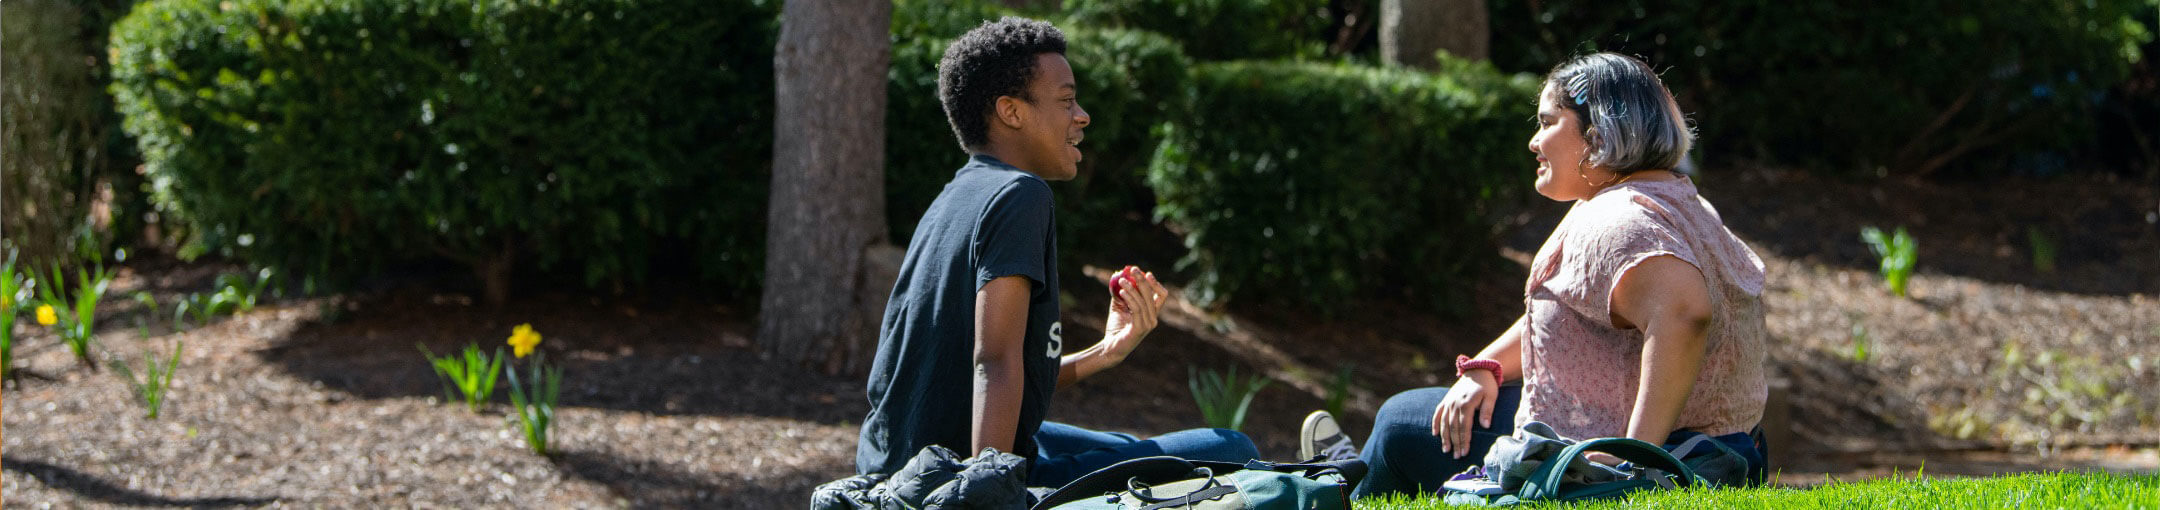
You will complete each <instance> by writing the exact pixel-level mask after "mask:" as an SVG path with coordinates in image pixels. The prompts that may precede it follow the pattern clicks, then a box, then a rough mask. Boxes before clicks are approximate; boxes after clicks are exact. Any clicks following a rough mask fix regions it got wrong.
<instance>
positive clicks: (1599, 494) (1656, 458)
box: [1441, 437, 1709, 506]
mask: <svg viewBox="0 0 2160 510" xmlns="http://www.w3.org/2000/svg"><path fill="white" fill-rule="evenodd" d="M1589 452H1605V453H1608V454H1612V455H1613V456H1614V457H1619V458H1620V460H1624V461H1627V462H1628V463H1630V464H1632V465H1633V467H1634V469H1633V470H1632V474H1631V475H1630V476H1628V477H1627V478H1623V479H1619V480H1613V481H1609V482H1599V483H1588V484H1585V483H1570V482H1567V481H1566V480H1565V478H1566V475H1567V466H1568V464H1569V462H1571V461H1573V460H1574V459H1580V458H1582V456H1583V454H1585V453H1589ZM1542 462H1543V463H1542V464H1539V465H1538V467H1537V469H1536V470H1535V471H1532V472H1531V474H1530V476H1529V478H1528V480H1526V481H1524V482H1523V485H1522V488H1521V489H1518V490H1516V491H1514V492H1505V491H1498V490H1495V489H1498V488H1499V484H1497V483H1491V482H1490V481H1488V480H1468V481H1465V482H1468V483H1458V482H1455V481H1451V482H1448V483H1447V484H1446V485H1443V486H1442V487H1441V495H1442V500H1443V501H1445V502H1447V504H1449V505H1476V506H1509V505H1514V504H1517V503H1522V502H1525V501H1582V500H1595V499H1608V498H1618V497H1621V496H1624V495H1626V494H1627V493H1630V492H1635V491H1639V490H1649V489H1659V488H1675V487H1693V486H1698V485H1709V482H1708V481H1706V480H1703V479H1702V477H1699V476H1696V475H1695V471H1694V470H1692V469H1689V468H1688V466H1687V464H1683V463H1681V462H1680V460H1679V459H1675V458H1673V456H1672V454H1671V453H1668V452H1666V451H1665V449H1664V448H1661V447H1658V445H1654V444H1650V443H1645V442H1642V441H1637V440H1634V439H1628V438H1624V437H1611V438H1603V439H1592V440H1589V441H1583V442H1580V443H1576V444H1574V445H1570V446H1568V447H1567V448H1566V449H1563V450H1561V451H1560V453H1558V454H1554V455H1553V456H1552V458H1549V459H1543V460H1542ZM1480 482H1482V483H1480Z"/></svg>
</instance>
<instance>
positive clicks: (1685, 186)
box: [1304, 53, 1767, 497]
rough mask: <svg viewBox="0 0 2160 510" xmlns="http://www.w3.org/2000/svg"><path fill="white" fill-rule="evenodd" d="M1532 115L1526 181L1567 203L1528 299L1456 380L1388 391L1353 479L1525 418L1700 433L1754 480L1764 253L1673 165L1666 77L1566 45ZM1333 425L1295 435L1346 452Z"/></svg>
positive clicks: (1462, 444)
mask: <svg viewBox="0 0 2160 510" xmlns="http://www.w3.org/2000/svg"><path fill="white" fill-rule="evenodd" d="M1537 126H1538V129H1537V133H1536V134H1534V135H1532V136H1531V137H1530V152H1532V153H1534V154H1536V155H1537V161H1538V165H1537V177H1536V186H1537V191H1538V193H1539V194H1541V195H1544V196H1545V197H1546V198H1551V199H1553V200H1558V201H1571V202H1574V203H1575V205H1574V207H1573V208H1571V209H1570V210H1569V211H1568V214H1567V217H1566V218H1565V219H1563V220H1561V222H1560V225H1559V227H1558V228H1556V229H1554V230H1553V233H1552V236H1551V237H1549V238H1547V239H1546V240H1545V244H1544V246H1543V247H1541V248H1539V249H1538V253H1537V256H1536V258H1535V259H1533V260H1532V261H1531V265H1530V279H1529V282H1528V283H1527V284H1526V285H1525V286H1524V293H1525V294H1524V300H1523V301H1524V304H1525V305H1526V308H1527V310H1526V311H1525V313H1524V314H1523V316H1522V317H1521V318H1519V319H1516V321H1515V324H1514V326H1511V327H1509V328H1508V329H1507V331H1506V332H1504V333H1501V334H1500V337H1499V338H1496V339H1494V340H1493V342H1492V343H1491V344H1490V345H1487V346H1485V349H1484V350H1482V351H1479V352H1478V353H1477V354H1476V355H1475V356H1459V357H1457V360H1456V363H1455V365H1456V374H1457V376H1458V377H1459V378H1458V379H1457V380H1456V382H1455V385H1454V386H1453V387H1449V388H1438V387H1435V388H1422V389H1415V390H1410V391H1406V392H1403V393H1401V394H1397V395H1395V396H1394V397H1392V398H1389V399H1388V401H1387V403H1386V404H1385V405H1383V406H1382V407H1381V408H1380V414H1379V416H1378V417H1377V419H1376V421H1375V423H1376V424H1375V425H1374V430H1373V435H1372V437H1371V438H1370V439H1369V440H1367V442H1366V443H1365V448H1364V454H1363V455H1361V456H1360V457H1362V458H1363V459H1364V460H1365V461H1366V462H1367V463H1369V464H1370V466H1371V468H1372V471H1371V474H1369V475H1368V476H1366V478H1365V479H1364V480H1363V482H1361V483H1360V484H1359V485H1358V488H1357V496H1359V497H1364V496H1367V495H1374V494H1388V493H1401V492H1428V493H1429V492H1434V491H1438V490H1439V488H1440V484H1441V483H1442V482H1445V481H1446V480H1447V479H1448V478H1449V477H1450V476H1451V475H1454V474H1456V473H1460V472H1462V471H1463V470H1464V469H1465V468H1467V467H1469V466H1472V465H1476V464H1479V463H1481V462H1482V461H1483V459H1484V457H1485V453H1486V451H1487V450H1488V449H1490V448H1491V447H1492V445H1493V440H1494V439H1496V438H1499V437H1501V436H1504V435H1508V434H1510V433H1512V432H1513V431H1514V430H1515V427H1516V426H1517V425H1520V424H1524V423H1529V422H1532V421H1537V422H1543V423H1545V424H1548V425H1551V426H1552V428H1553V430H1554V431H1556V432H1558V433H1559V434H1560V435H1562V436H1566V437H1570V438H1578V439H1588V438H1598V437H1629V438H1634V439H1639V440H1643V441H1647V442H1650V443H1652V444H1668V445H1670V444H1674V443H1678V442H1681V441H1684V440H1686V439H1688V438H1691V437H1693V436H1697V435H1709V436H1712V437H1713V438H1714V439H1716V440H1717V441H1718V442H1720V443H1723V444H1724V445H1726V446H1728V447H1730V448H1732V450H1733V451H1735V452H1736V453H1739V454H1740V455H1741V456H1743V457H1746V458H1747V460H1748V463H1749V468H1750V469H1749V475H1750V476H1749V477H1748V478H1749V479H1750V481H1751V482H1754V483H1759V482H1760V481H1761V477H1762V473H1763V470H1764V469H1763V466H1764V458H1765V453H1766V452H1765V448H1764V447H1763V445H1762V441H1761V438H1762V434H1761V429H1760V428H1759V427H1758V426H1757V423H1758V422H1759V421H1761V419H1762V411H1763V401H1764V399H1765V398H1766V391H1767V388H1766V386H1765V383H1764V380H1763V352H1764V338H1765V333H1764V329H1763V309H1762V286H1763V269H1762V268H1763V265H1762V261H1761V259H1758V258H1757V257H1756V256H1755V253H1754V252H1753V251H1751V250H1750V249H1748V247H1747V245H1745V244H1742V243H1741V242H1740V239H1739V238H1737V237H1735V236H1733V234H1732V232H1731V231H1729V230H1726V229H1725V226H1724V222H1723V220H1722V219H1720V218H1719V217H1718V214H1717V210H1716V209H1713V208H1712V207H1711V206H1710V203H1709V202H1708V201H1705V200H1703V199H1702V197H1700V196H1698V195H1697V194H1696V191H1695V183H1694V181H1693V180H1692V179H1689V178H1688V176H1686V175H1683V174H1680V173H1677V172H1674V171H1673V170H1672V169H1673V168H1674V167H1675V166H1677V165H1678V164H1679V163H1680V160H1681V158H1682V157H1683V156H1684V155H1686V154H1687V151H1688V145H1689V143H1690V142H1691V140H1692V138H1693V133H1691V132H1690V130H1689V128H1688V126H1687V124H1686V120H1685V119H1684V118H1683V117H1682V116H1681V113H1680V108H1679V105H1678V104H1677V103H1675V102H1674V101H1673V97H1672V93H1671V92H1669V91H1667V90H1666V88H1665V85H1664V83H1662V82H1660V81H1659V80H1658V78H1657V75H1656V74H1655V73H1653V72H1652V71H1651V70H1650V67H1649V66H1648V65H1645V64H1643V63H1642V62H1641V61H1639V60H1636V59H1633V58H1629V57H1626V56H1622V55H1617V54H1612V53H1599V54H1594V55H1587V56H1582V57H1577V58H1575V59H1572V60H1569V61H1568V62H1566V63H1564V64H1561V65H1560V66H1559V67H1556V68H1554V69H1553V71H1552V73H1551V74H1549V75H1547V76H1546V78H1545V85H1544V88H1543V90H1542V91H1541V92H1540V93H1539V94H1538V112H1537ZM1510 377H1519V378H1520V379H1509V378H1510ZM1335 430H1336V427H1335V425H1334V420H1333V419H1332V418H1331V417H1328V416H1326V415H1325V414H1324V412H1322V413H1315V416H1313V417H1311V418H1308V419H1307V420H1306V434H1305V438H1304V439H1305V441H1304V445H1305V448H1307V451H1308V452H1332V453H1334V455H1330V456H1331V457H1341V456H1345V455H1357V453H1356V451H1355V450H1354V449H1353V448H1350V444H1349V441H1350V440H1349V438H1348V437H1345V436H1343V435H1342V434H1340V433H1339V432H1335ZM1592 460H1596V461H1600V462H1605V463H1607V464H1617V463H1618V461H1617V459H1613V458H1612V457H1610V456H1607V455H1604V454H1594V455H1593V456H1592Z"/></svg>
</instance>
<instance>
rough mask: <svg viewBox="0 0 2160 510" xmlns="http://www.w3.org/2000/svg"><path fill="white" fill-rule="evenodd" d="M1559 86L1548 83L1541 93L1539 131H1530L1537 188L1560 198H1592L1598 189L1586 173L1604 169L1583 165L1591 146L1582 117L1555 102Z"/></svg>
mask: <svg viewBox="0 0 2160 510" xmlns="http://www.w3.org/2000/svg"><path fill="white" fill-rule="evenodd" d="M1556 86H1557V85H1553V84H1547V85H1546V88H1545V90H1544V91H1541V92H1540V93H1539V94H1538V109H1537V133H1535V134H1532V135H1530V152H1531V153H1532V154H1536V155H1537V191H1538V194H1540V195H1545V198H1550V199H1553V200H1557V201H1561V202H1567V201H1573V200H1581V199H1584V198H1589V197H1590V195H1592V194H1593V193H1594V192H1596V191H1597V190H1596V189H1595V188H1593V187H1592V186H1591V185H1590V183H1589V182H1587V181H1586V180H1585V179H1584V178H1583V177H1584V175H1585V174H1587V175H1588V176H1589V177H1590V179H1602V178H1603V177H1600V175H1602V174H1605V172H1601V171H1597V170H1594V169H1589V168H1582V164H1583V159H1584V157H1585V156H1586V155H1587V154H1588V153H1589V152H1588V151H1589V150H1590V145H1589V143H1588V142H1586V141H1584V140H1583V135H1582V133H1583V129H1582V122H1583V119H1581V118H1578V117H1577V116H1576V115H1575V112H1574V111H1573V110H1569V109H1567V108H1562V107H1560V105H1559V104H1557V103H1554V102H1553V97H1555V95H1556V94H1558V92H1555V91H1554V90H1553V87H1556ZM1607 177H1609V175H1608V176H1607Z"/></svg>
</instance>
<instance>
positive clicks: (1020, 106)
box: [990, 96, 1028, 129]
mask: <svg viewBox="0 0 2160 510" xmlns="http://www.w3.org/2000/svg"><path fill="white" fill-rule="evenodd" d="M1026 106H1027V102H1026V101H1022V100H1020V98H1017V97H1012V96H998V98H997V105H996V106H995V107H993V108H992V109H991V112H990V113H991V114H992V115H993V116H995V117H997V121H998V122H999V123H1001V124H1004V125H1005V127H1007V128H1010V129H1020V128H1021V126H1025V125H1027V115H1028V111H1027V108H1026Z"/></svg>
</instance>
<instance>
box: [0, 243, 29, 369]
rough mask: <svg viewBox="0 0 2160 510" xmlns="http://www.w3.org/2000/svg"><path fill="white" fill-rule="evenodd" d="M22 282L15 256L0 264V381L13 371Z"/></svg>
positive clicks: (11, 255)
mask: <svg viewBox="0 0 2160 510" xmlns="http://www.w3.org/2000/svg"><path fill="white" fill-rule="evenodd" d="M22 290H23V280H22V277H21V276H20V275H18V274H17V273H16V272H15V255H14V254H13V253H9V254H8V258H7V261H6V262H0V380H5V379H7V377H8V375H9V373H10V372H12V371H13V370H14V369H15V314H16V312H18V311H21V310H22V306H23V299H24V298H25V297H26V296H22V295H20V294H22Z"/></svg>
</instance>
